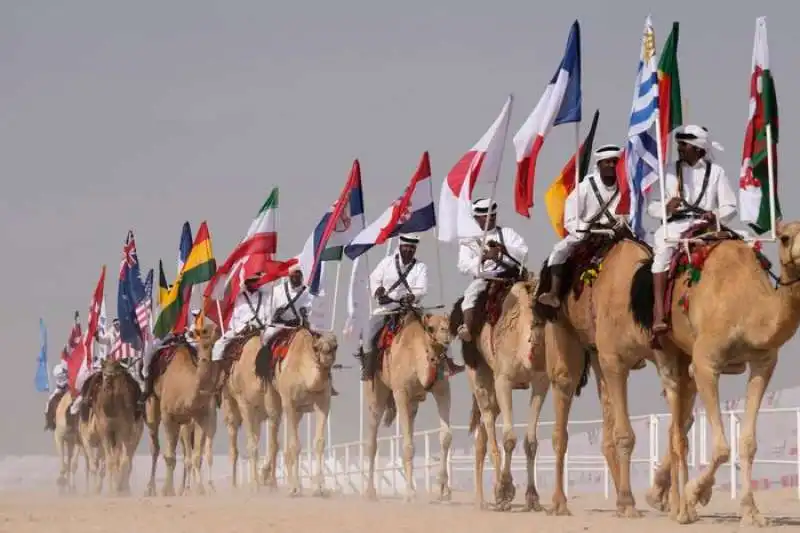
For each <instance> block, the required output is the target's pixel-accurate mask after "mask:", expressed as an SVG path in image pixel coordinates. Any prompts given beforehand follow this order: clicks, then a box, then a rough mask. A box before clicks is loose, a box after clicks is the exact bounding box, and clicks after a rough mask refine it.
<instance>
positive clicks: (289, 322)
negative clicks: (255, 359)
mask: <svg viewBox="0 0 800 533" xmlns="http://www.w3.org/2000/svg"><path fill="white" fill-rule="evenodd" d="M312 303H313V297H312V295H311V293H310V292H309V291H308V287H306V286H305V285H304V284H303V271H302V270H301V268H300V265H299V264H297V263H295V264H294V265H292V266H291V267H290V268H289V279H288V280H286V281H284V282H283V283H281V284H280V285H276V286H275V288H274V289H273V290H272V302H271V304H272V305H271V308H270V313H269V315H270V316H271V317H272V321H271V322H270V323H269V324H267V327H266V328H265V329H264V333H263V334H262V335H261V343H262V345H264V346H267V345H268V344H269V342H270V341H271V340H272V338H273V337H274V336H275V335H276V334H277V333H278V332H279V331H280V330H281V329H284V328H297V327H300V325H302V324H307V323H308V315H309V313H310V312H311V304H312Z"/></svg>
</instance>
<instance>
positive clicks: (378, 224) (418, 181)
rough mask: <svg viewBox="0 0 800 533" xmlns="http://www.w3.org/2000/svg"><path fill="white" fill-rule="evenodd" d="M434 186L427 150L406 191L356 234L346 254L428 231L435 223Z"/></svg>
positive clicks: (364, 250) (355, 256)
mask: <svg viewBox="0 0 800 533" xmlns="http://www.w3.org/2000/svg"><path fill="white" fill-rule="evenodd" d="M431 189H432V185H431V162H430V157H429V156H428V152H425V153H424V154H422V159H421V160H420V162H419V166H418V167H417V171H416V172H415V173H414V175H413V176H412V177H411V182H410V183H409V184H408V186H407V187H406V190H405V191H404V192H403V194H402V195H401V196H400V197H399V198H398V199H397V200H395V201H394V202H392V205H390V206H389V208H388V209H387V210H386V211H384V212H383V214H382V215H381V216H379V217H378V219H377V220H375V222H373V223H372V224H370V225H369V226H368V227H367V228H365V229H364V230H363V231H362V232H361V233H359V234H358V235H356V237H355V238H354V239H353V241H352V242H351V243H350V244H348V245H347V246H346V247H345V249H344V253H345V255H347V257H349V258H350V259H355V258H357V257H358V256H360V255H361V254H363V253H365V252H367V251H368V250H369V249H370V248H372V247H373V246H378V245H380V244H383V243H385V242H386V241H387V240H388V239H391V238H392V237H395V236H397V235H400V234H402V233H416V232H422V231H427V230H429V229H431V228H432V227H433V226H435V225H436V213H435V211H434V207H433V195H432V194H431Z"/></svg>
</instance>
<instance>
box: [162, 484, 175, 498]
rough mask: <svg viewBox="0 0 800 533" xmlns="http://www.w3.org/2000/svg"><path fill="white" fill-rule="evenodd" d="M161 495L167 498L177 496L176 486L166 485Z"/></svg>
mask: <svg viewBox="0 0 800 533" xmlns="http://www.w3.org/2000/svg"><path fill="white" fill-rule="evenodd" d="M161 495H162V496H164V497H165V498H168V497H172V496H175V487H172V486H171V485H169V486H168V485H165V486H164V488H163V489H162V490H161Z"/></svg>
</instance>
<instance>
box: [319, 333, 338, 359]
mask: <svg viewBox="0 0 800 533" xmlns="http://www.w3.org/2000/svg"><path fill="white" fill-rule="evenodd" d="M338 348H339V343H338V341H337V340H336V335H334V334H333V333H331V332H330V331H324V332H322V333H320V335H319V336H318V337H317V338H316V339H314V354H315V355H316V357H317V361H318V363H319V364H320V366H322V367H323V368H330V367H332V366H333V363H334V362H336V350H337V349H338Z"/></svg>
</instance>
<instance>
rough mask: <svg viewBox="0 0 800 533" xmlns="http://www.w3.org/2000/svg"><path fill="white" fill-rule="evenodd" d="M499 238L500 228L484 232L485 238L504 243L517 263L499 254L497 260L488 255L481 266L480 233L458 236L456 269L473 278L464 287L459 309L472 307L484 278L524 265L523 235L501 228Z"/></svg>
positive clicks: (525, 254) (484, 282)
mask: <svg viewBox="0 0 800 533" xmlns="http://www.w3.org/2000/svg"><path fill="white" fill-rule="evenodd" d="M501 231H502V239H501V238H500V235H499V234H500V231H498V229H497V228H496V227H495V228H492V229H490V230H489V231H488V232H486V242H489V241H492V240H493V241H497V242H499V243H502V244H504V245H505V247H506V250H508V254H509V255H510V256H511V257H513V258H514V259H515V260H516V261H517V262H518V263H519V264H517V263H515V262H514V261H512V260H511V259H509V258H508V257H501V258H500V260H499V261H495V260H493V259H487V260H486V261H484V262H483V269H481V256H482V255H483V254H482V250H481V237H470V238H467V239H461V240H460V241H459V247H458V270H459V271H460V272H461V273H462V274H468V275H470V276H472V277H473V278H475V279H473V280H472V282H471V283H470V284H469V285H467V288H466V290H465V291H464V301H463V302H462V303H461V309H462V310H465V311H466V310H467V309H472V308H473V307H475V301H476V300H477V299H478V295H479V294H480V293H481V291H482V290H484V289H485V288H486V279H484V278H493V277H497V276H498V275H500V274H502V273H504V272H506V271H508V270H511V269H519V268H520V267H521V266H524V262H525V257H526V256H527V254H528V245H527V244H525V241H524V240H523V238H522V237H521V236H520V235H519V233H517V232H516V231H514V230H513V229H511V228H501Z"/></svg>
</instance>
